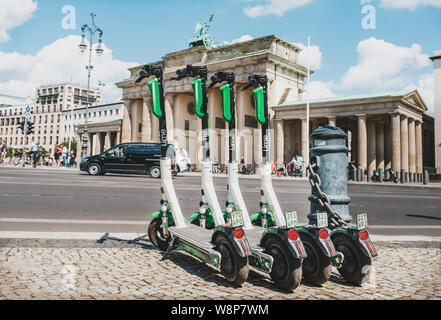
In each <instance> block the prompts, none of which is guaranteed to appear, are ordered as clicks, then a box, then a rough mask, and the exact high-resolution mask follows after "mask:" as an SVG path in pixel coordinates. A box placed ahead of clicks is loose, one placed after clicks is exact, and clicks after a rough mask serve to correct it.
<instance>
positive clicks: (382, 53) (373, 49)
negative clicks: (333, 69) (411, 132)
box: [333, 37, 430, 90]
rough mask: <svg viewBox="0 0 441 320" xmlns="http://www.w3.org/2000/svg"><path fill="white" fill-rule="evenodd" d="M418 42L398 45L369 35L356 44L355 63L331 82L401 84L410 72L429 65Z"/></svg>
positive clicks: (370, 85) (371, 86) (373, 85)
mask: <svg viewBox="0 0 441 320" xmlns="http://www.w3.org/2000/svg"><path fill="white" fill-rule="evenodd" d="M421 51H422V50H421V46H420V45H418V44H412V45H411V46H410V47H400V46H397V45H395V44H393V43H390V42H386V41H384V40H380V39H376V38H374V37H371V38H369V39H366V40H363V41H361V42H360V43H359V44H358V47H357V52H358V54H359V61H358V64H357V65H355V66H353V67H351V68H349V70H348V71H347V72H346V74H345V75H344V76H343V78H342V79H341V83H339V84H334V85H333V87H334V88H336V89H340V90H344V89H354V88H363V89H382V90H384V89H391V88H402V87H405V86H406V85H409V84H410V83H411V82H412V78H413V75H412V72H414V71H416V70H421V69H423V68H424V67H427V66H430V60H429V56H428V55H426V54H423V53H422V52H421Z"/></svg>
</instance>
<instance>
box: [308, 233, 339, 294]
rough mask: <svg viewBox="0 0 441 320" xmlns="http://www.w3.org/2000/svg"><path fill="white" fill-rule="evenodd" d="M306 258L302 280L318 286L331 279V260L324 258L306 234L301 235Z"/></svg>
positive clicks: (314, 242) (316, 245) (315, 243)
mask: <svg viewBox="0 0 441 320" xmlns="http://www.w3.org/2000/svg"><path fill="white" fill-rule="evenodd" d="M300 237H301V239H302V242H303V246H304V247H305V251H306V254H307V257H306V258H305V260H303V263H302V271H303V279H305V281H306V282H309V283H311V284H313V285H316V286H319V285H321V284H323V283H325V282H326V281H328V280H329V278H330V277H331V269H332V268H331V258H329V257H327V256H325V254H324V253H323V252H322V250H321V249H320V248H319V246H318V244H317V242H316V241H314V239H313V238H311V237H310V236H309V235H307V234H301V236H300Z"/></svg>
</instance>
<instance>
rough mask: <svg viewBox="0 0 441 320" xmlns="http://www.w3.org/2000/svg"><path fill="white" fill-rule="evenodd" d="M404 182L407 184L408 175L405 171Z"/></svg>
mask: <svg viewBox="0 0 441 320" xmlns="http://www.w3.org/2000/svg"><path fill="white" fill-rule="evenodd" d="M404 182H406V183H407V182H409V174H408V172H407V171H405V172H404Z"/></svg>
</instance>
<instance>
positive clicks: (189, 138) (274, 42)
mask: <svg viewBox="0 0 441 320" xmlns="http://www.w3.org/2000/svg"><path fill="white" fill-rule="evenodd" d="M300 50H301V49H300V48H298V47H297V46H295V45H293V44H292V43H290V42H288V41H285V40H283V39H281V38H279V37H277V36H274V35H272V36H267V37H263V38H258V39H253V40H249V41H245V42H241V43H236V44H232V45H227V46H223V47H217V48H210V47H206V46H199V47H195V48H191V49H186V50H182V51H178V52H173V53H169V54H167V55H165V56H164V57H163V59H162V60H161V61H159V62H157V63H155V64H161V65H162V66H163V67H164V87H165V108H166V114H167V129H168V134H169V137H168V138H169V142H170V143H174V144H175V145H177V147H183V148H185V149H186V150H187V151H188V154H189V157H190V159H191V161H192V163H194V164H196V166H198V163H199V160H200V159H201V156H202V146H201V139H200V133H201V121H200V120H199V119H198V118H197V116H196V115H195V112H194V105H193V99H194V98H193V90H192V86H191V82H192V80H193V79H190V78H186V79H182V80H180V81H177V80H172V79H171V78H172V77H175V76H176V70H177V69H179V68H183V67H185V66H186V65H187V64H194V65H206V66H207V68H208V78H210V77H211V76H212V75H213V74H214V73H215V72H217V71H233V72H234V73H235V76H236V88H235V91H236V107H237V112H236V114H237V126H238V131H237V132H238V144H237V150H238V157H239V159H240V158H241V157H243V158H244V161H245V162H246V163H247V164H249V165H251V166H255V164H257V163H259V162H260V161H261V159H260V158H261V151H260V150H261V135H260V130H259V128H258V125H257V121H256V119H255V109H254V99H253V96H252V89H248V90H246V91H242V88H244V87H245V86H246V84H247V80H248V76H249V75H251V74H256V73H257V74H262V75H267V77H268V79H269V81H268V91H269V92H268V96H269V105H276V104H280V103H283V102H284V101H285V100H287V99H288V100H296V99H299V98H300V99H301V98H302V95H303V92H304V77H305V76H307V70H306V68H305V67H303V66H301V65H299V64H298V55H299V52H300ZM140 69H141V66H139V67H135V68H131V69H129V71H130V74H131V77H130V79H127V80H124V81H122V82H119V83H117V86H118V87H119V88H122V89H123V98H124V101H125V103H124V110H123V122H122V136H121V141H122V142H129V141H134V142H138V141H156V142H158V141H159V132H158V125H159V124H158V119H157V118H156V117H155V116H154V115H153V114H152V110H151V97H150V94H149V90H148V87H147V81H146V80H144V81H142V82H141V83H139V84H135V83H134V82H135V79H136V78H137V76H138V73H139V71H140ZM208 95H209V98H208V114H209V123H210V124H211V125H210V126H211V130H210V147H211V155H212V158H213V159H215V160H217V161H218V162H219V163H220V164H225V163H227V162H228V148H227V145H228V134H227V129H226V126H225V121H224V120H223V118H222V106H221V105H222V104H221V96H220V93H219V90H218V88H217V89H216V88H215V89H212V90H210V91H209V93H208ZM269 118H270V127H271V128H274V127H275V124H274V112H273V111H270V115H269ZM271 143H272V145H273V146H274V145H275V144H276V139H275V137H274V135H272V140H271ZM279 148H283V145H282V146H279ZM271 154H272V157H273V156H274V148H272V149H271Z"/></svg>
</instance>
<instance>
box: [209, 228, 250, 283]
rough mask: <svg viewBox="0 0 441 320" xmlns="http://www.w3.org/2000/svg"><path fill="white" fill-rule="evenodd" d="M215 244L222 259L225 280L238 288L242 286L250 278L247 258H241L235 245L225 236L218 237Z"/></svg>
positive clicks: (221, 268)
mask: <svg viewBox="0 0 441 320" xmlns="http://www.w3.org/2000/svg"><path fill="white" fill-rule="evenodd" d="M215 243H216V248H217V251H219V252H220V254H221V257H222V258H221V267H220V270H221V272H222V274H223V275H224V277H225V279H227V281H228V282H231V283H232V284H234V285H236V286H241V285H242V283H244V282H245V281H246V280H247V278H248V273H249V267H248V259H247V257H241V256H239V255H238V254H237V252H236V250H235V249H234V247H233V244H232V243H231V242H230V241H229V240H228V239H227V238H226V237H225V236H224V235H223V234H220V235H218V236H217V238H216V242H215Z"/></svg>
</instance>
